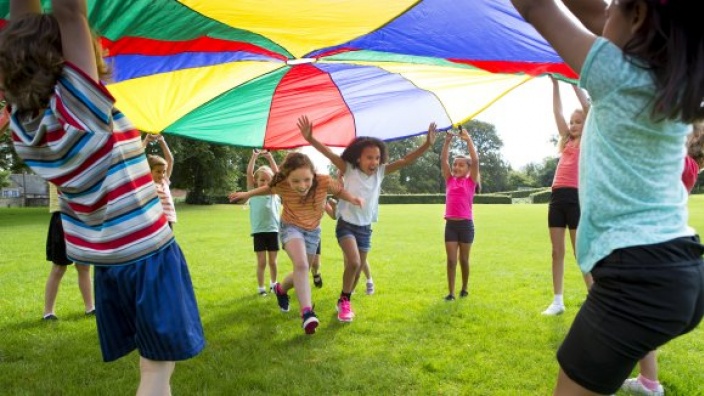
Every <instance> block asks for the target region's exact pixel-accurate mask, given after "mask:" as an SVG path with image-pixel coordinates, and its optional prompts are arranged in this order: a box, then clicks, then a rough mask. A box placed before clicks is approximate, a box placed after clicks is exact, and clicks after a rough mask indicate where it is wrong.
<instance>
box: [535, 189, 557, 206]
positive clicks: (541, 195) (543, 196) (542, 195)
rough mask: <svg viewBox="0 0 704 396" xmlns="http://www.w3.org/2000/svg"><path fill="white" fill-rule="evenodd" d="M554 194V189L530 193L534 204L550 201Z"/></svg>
mask: <svg viewBox="0 0 704 396" xmlns="http://www.w3.org/2000/svg"><path fill="white" fill-rule="evenodd" d="M551 195H552V190H551V189H547V190H544V191H540V192H536V193H533V194H531V195H530V200H531V202H533V203H534V204H542V203H548V202H550V196H551Z"/></svg>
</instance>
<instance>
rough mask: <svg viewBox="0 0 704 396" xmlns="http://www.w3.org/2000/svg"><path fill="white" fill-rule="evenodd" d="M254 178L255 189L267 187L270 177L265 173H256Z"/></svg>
mask: <svg viewBox="0 0 704 396" xmlns="http://www.w3.org/2000/svg"><path fill="white" fill-rule="evenodd" d="M255 176H256V179H255V181H256V182H257V187H262V186H268V185H269V183H270V182H271V175H270V174H268V173H266V172H258V173H257V174H256V175H255Z"/></svg>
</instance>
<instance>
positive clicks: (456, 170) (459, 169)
mask: <svg viewBox="0 0 704 396" xmlns="http://www.w3.org/2000/svg"><path fill="white" fill-rule="evenodd" d="M467 175H469V160H468V159H467V158H464V157H457V158H455V159H454V160H453V161H452V176H454V177H467Z"/></svg>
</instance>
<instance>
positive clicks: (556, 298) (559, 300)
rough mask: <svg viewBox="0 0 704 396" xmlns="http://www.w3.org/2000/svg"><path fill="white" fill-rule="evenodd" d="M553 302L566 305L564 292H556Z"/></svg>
mask: <svg viewBox="0 0 704 396" xmlns="http://www.w3.org/2000/svg"><path fill="white" fill-rule="evenodd" d="M552 303H553V304H555V305H565V302H564V300H563V299H562V294H555V298H554V299H553V300H552Z"/></svg>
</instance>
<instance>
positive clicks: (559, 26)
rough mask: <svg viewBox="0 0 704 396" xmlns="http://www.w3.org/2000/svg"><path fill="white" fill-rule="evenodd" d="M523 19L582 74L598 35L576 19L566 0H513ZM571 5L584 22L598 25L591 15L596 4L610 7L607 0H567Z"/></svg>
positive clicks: (603, 10) (604, 8)
mask: <svg viewBox="0 0 704 396" xmlns="http://www.w3.org/2000/svg"><path fill="white" fill-rule="evenodd" d="M511 2H512V3H513V5H514V7H516V10H517V11H518V13H519V14H521V16H523V19H525V20H526V21H527V22H528V23H530V24H531V25H533V27H534V28H535V29H536V30H537V31H538V33H540V35H541V36H543V38H545V40H547V41H548V43H550V45H551V46H552V47H553V48H554V49H555V51H557V53H558V55H560V57H561V58H562V59H563V60H564V61H565V62H566V63H567V64H568V65H569V66H570V67H571V68H572V70H574V71H575V72H577V74H579V73H580V72H581V71H582V65H583V64H584V60H585V59H586V57H587V53H588V52H589V49H590V48H591V46H592V44H593V43H594V40H596V34H595V33H592V32H591V31H589V30H588V29H587V28H586V27H585V26H584V25H583V24H582V23H580V22H579V21H578V20H576V19H575V18H573V16H572V15H571V12H570V11H569V9H567V7H565V5H564V4H562V1H558V0H511ZM565 2H566V3H569V5H570V8H571V9H574V10H576V11H578V12H580V13H583V15H581V16H580V17H583V18H585V19H584V20H583V21H584V23H589V24H590V25H595V22H593V21H591V20H589V19H588V18H589V17H590V15H592V12H593V11H590V12H589V13H587V12H586V11H587V10H595V9H596V8H597V4H596V3H600V4H602V5H603V7H601V12H602V13H604V12H605V10H606V6H605V3H604V2H603V0H565Z"/></svg>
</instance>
